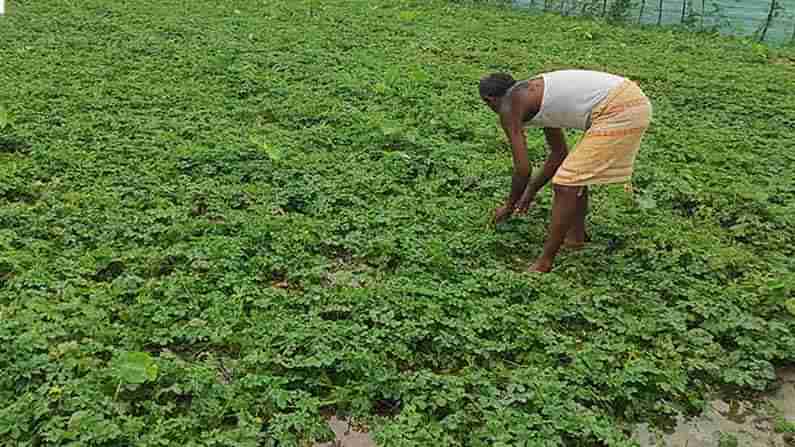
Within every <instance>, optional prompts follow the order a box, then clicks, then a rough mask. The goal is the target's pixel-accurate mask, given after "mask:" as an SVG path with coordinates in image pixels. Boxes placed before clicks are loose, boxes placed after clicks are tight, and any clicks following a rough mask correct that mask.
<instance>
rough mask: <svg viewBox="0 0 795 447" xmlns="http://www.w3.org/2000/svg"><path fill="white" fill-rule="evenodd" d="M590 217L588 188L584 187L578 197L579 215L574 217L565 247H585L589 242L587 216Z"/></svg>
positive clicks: (564, 242) (565, 240) (564, 243)
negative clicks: (586, 227)
mask: <svg viewBox="0 0 795 447" xmlns="http://www.w3.org/2000/svg"><path fill="white" fill-rule="evenodd" d="M587 215H588V187H587V186H583V187H582V191H581V192H580V195H579V196H578V197H577V214H576V215H575V217H574V223H573V224H572V226H571V228H570V229H569V232H568V233H567V234H566V239H564V241H563V246H564V247H565V248H570V249H578V248H582V247H584V246H585V243H586V242H590V241H589V240H588V233H587V232H586V230H585V216H587Z"/></svg>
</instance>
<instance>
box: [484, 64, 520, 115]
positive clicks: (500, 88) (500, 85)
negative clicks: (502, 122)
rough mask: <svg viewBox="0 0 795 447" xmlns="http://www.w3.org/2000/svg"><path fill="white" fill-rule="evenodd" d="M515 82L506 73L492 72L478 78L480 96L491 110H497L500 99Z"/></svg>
mask: <svg viewBox="0 0 795 447" xmlns="http://www.w3.org/2000/svg"><path fill="white" fill-rule="evenodd" d="M515 83H516V80H515V79H514V78H513V76H511V75H509V74H508V73H492V74H490V75H488V76H485V77H483V78H480V98H481V99H483V101H484V102H485V103H486V105H488V106H489V108H491V110H493V111H495V112H498V111H499V105H500V100H501V99H502V97H503V96H505V93H507V92H508V89H509V88H511V87H512V86H513V85H514V84H515Z"/></svg>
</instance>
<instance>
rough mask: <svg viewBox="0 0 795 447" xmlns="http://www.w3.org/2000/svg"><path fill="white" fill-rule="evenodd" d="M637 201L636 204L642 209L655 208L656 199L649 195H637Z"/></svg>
mask: <svg viewBox="0 0 795 447" xmlns="http://www.w3.org/2000/svg"><path fill="white" fill-rule="evenodd" d="M637 202H638V206H639V207H640V209H642V210H650V209H654V208H657V201H656V200H654V199H653V198H651V197H648V196H641V197H638V200H637Z"/></svg>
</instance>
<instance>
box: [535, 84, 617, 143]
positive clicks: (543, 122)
mask: <svg viewBox="0 0 795 447" xmlns="http://www.w3.org/2000/svg"><path fill="white" fill-rule="evenodd" d="M540 76H541V77H543V78H544V96H543V99H542V100H541V107H540V108H539V110H538V113H537V114H536V115H535V116H534V117H533V118H532V119H531V120H530V121H529V122H528V123H527V124H528V125H530V126H534V127H552V128H561V129H588V128H589V127H591V111H592V110H593V108H594V107H596V106H597V105H598V104H599V103H600V102H601V101H602V100H604V99H605V98H606V97H607V95H608V93H609V92H610V90H612V89H613V88H615V87H617V86H619V85H620V84H621V83H623V82H624V81H626V79H625V78H622V77H621V76H616V75H612V74H609V73H602V72H598V71H587V70H561V71H553V72H550V73H543V74H541V75H540Z"/></svg>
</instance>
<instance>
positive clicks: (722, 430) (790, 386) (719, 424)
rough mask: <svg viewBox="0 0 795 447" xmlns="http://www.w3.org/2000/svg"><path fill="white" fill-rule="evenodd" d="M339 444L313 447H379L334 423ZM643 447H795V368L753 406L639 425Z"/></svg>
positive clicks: (725, 406) (724, 406) (740, 404)
mask: <svg viewBox="0 0 795 447" xmlns="http://www.w3.org/2000/svg"><path fill="white" fill-rule="evenodd" d="M329 427H331V429H332V431H334V433H335V435H336V440H335V441H332V442H327V443H322V444H315V447H376V444H375V443H374V442H373V440H372V438H371V437H370V435H369V434H368V433H364V432H360V431H356V430H355V429H354V428H353V427H351V426H350V424H348V422H346V421H344V420H341V419H338V418H336V417H332V418H330V419H329ZM632 437H633V439H635V440H636V441H637V442H638V443H639V444H640V445H641V446H642V447H795V366H794V367H789V368H782V369H780V370H779V371H778V381H777V383H776V386H775V387H774V389H773V390H772V391H771V392H769V393H766V394H764V395H761V396H759V397H757V398H755V399H751V400H723V399H716V400H714V401H712V402H710V404H709V405H708V407H707V409H706V411H704V413H703V414H702V415H701V416H699V417H697V418H694V419H689V420H686V419H683V418H682V419H679V420H678V421H677V424H676V426H675V427H674V428H673V429H672V430H669V431H660V430H657V429H651V428H650V427H649V426H648V425H646V424H641V425H639V426H638V427H637V428H636V429H635V431H634V433H633V435H632Z"/></svg>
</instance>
